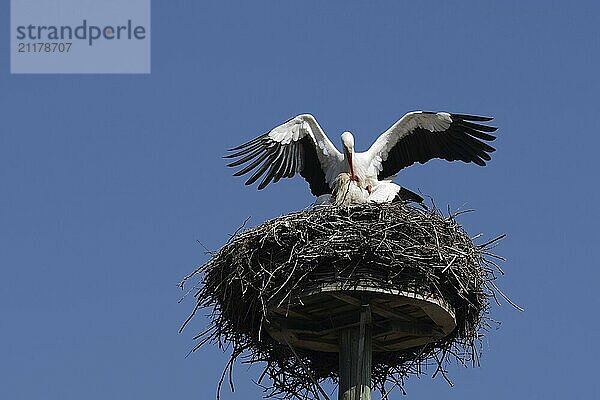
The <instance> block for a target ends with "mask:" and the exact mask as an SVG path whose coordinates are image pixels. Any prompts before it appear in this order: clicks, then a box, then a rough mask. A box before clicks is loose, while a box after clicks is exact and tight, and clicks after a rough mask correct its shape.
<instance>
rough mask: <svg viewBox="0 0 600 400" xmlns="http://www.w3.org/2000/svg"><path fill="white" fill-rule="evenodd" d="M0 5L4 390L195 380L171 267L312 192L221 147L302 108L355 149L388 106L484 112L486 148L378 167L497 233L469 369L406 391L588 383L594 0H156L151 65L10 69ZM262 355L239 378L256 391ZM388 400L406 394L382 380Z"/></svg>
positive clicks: (195, 363) (210, 366) (113, 394)
mask: <svg viewBox="0 0 600 400" xmlns="http://www.w3.org/2000/svg"><path fill="white" fill-rule="evenodd" d="M8 3H9V2H8V1H2V2H1V3H0V18H1V25H0V36H1V38H0V39H1V40H0V115H1V116H0V273H1V278H0V338H1V340H0V398H2V399H84V398H85V399H137V398H139V399H141V398H143V399H184V398H185V399H191V398H195V399H210V398H213V395H214V393H215V388H216V383H217V380H218V378H219V375H220V373H221V369H222V367H223V366H224V364H225V362H226V358H227V355H224V354H223V353H222V352H221V351H220V350H218V349H217V348H216V347H206V348H204V349H203V350H201V351H199V352H197V353H195V354H193V355H192V356H190V357H188V358H187V359H186V358H185V355H186V353H187V351H188V350H189V349H190V348H191V346H192V345H193V343H192V340H191V337H192V336H193V333H194V332H195V331H197V330H200V329H201V328H202V327H203V326H204V322H202V321H201V320H197V321H196V322H195V323H194V324H192V326H191V329H189V330H187V331H186V332H185V333H184V334H182V335H178V334H177V330H178V328H179V326H180V324H181V323H182V321H183V320H184V319H185V317H186V316H187V314H188V312H189V311H190V310H191V308H192V307H193V304H192V302H191V301H188V302H185V303H183V304H178V303H177V301H178V299H179V297H180V295H181V292H180V291H179V289H178V288H177V286H176V284H177V283H178V282H179V280H180V279H181V278H182V277H183V276H184V275H185V274H187V273H188V272H190V271H191V270H193V269H194V268H195V267H196V266H197V265H199V264H201V263H202V262H203V261H205V260H206V257H205V255H204V254H203V249H202V248H201V247H200V246H199V245H198V244H197V243H196V240H199V241H201V242H203V243H204V244H205V245H206V246H208V247H210V248H212V249H216V248H218V247H219V246H220V245H222V244H223V242H224V241H225V240H226V239H227V238H228V235H229V234H230V233H232V232H233V231H234V230H235V229H236V228H237V227H238V226H239V225H240V224H241V223H242V221H243V220H244V219H246V217H248V216H252V219H251V223H252V224H258V223H260V222H262V221H264V220H265V219H268V218H271V217H276V216H278V215H280V214H282V213H287V212H290V211H294V210H298V209H301V208H303V207H305V206H307V205H308V204H310V203H311V201H312V198H311V196H310V193H309V191H308V186H307V184H306V183H305V182H304V181H303V180H301V179H300V178H294V179H292V180H288V181H285V182H282V183H279V184H277V185H274V186H271V187H269V188H268V189H267V190H265V191H262V192H258V191H256V190H255V189H254V188H252V189H249V188H246V187H244V186H243V184H242V180H240V179H239V178H233V177H231V176H230V174H231V171H230V170H228V169H227V168H225V166H224V162H223V160H222V159H220V156H221V155H222V154H223V153H224V150H225V149H226V148H227V147H230V146H232V145H236V144H239V143H240V142H241V141H243V140H245V139H249V138H251V137H254V136H256V135H258V134H260V133H263V132H264V131H266V130H268V129H270V128H271V127H273V126H274V125H276V124H278V123H280V122H283V121H285V120H286V119H288V118H290V117H292V116H294V115H296V114H299V113H304V112H310V113H313V114H314V115H315V116H316V117H317V118H318V120H319V122H320V123H321V125H322V126H323V127H324V129H325V130H326V132H327V133H328V134H329V135H330V137H331V138H332V140H334V142H335V143H336V144H338V143H339V134H340V133H341V132H342V131H343V130H351V131H353V132H354V133H355V136H356V146H357V149H358V150H364V149H366V148H367V147H368V146H369V145H370V144H371V142H372V141H373V140H374V139H375V137H376V136H377V135H379V133H381V132H382V131H383V130H385V129H386V128H387V127H388V126H389V125H391V124H392V123H393V122H394V121H395V120H396V119H398V118H399V117H401V116H402V115H403V114H404V113H405V112H407V111H411V110H415V109H427V110H447V111H453V112H462V113H474V114H482V115H493V116H495V117H496V119H495V123H496V124H497V125H498V126H499V127H500V129H499V131H498V134H499V139H498V140H497V141H496V142H495V146H496V147H497V149H498V151H497V152H496V153H495V154H494V158H493V160H492V162H491V163H490V164H489V165H488V166H487V167H485V168H479V167H476V166H474V165H464V164H460V163H453V164H449V163H447V162H442V161H434V162H430V163H428V164H426V165H416V166H413V167H411V168H410V169H408V170H406V171H404V173H402V174H401V175H400V177H399V178H398V179H397V181H398V182H399V183H401V184H403V185H405V186H407V187H409V188H412V189H420V190H421V191H423V192H424V193H427V194H430V195H431V196H433V197H434V198H435V200H436V203H437V205H438V206H440V207H446V206H447V205H449V206H450V207H451V208H453V209H457V208H474V209H476V210H477V212H476V213H472V214H468V215H465V216H463V217H462V218H461V221H462V223H463V224H464V226H465V227H466V229H467V230H468V231H469V232H470V233H472V234H477V233H479V232H483V233H485V235H486V237H493V236H494V235H497V234H501V233H507V234H508V237H507V239H506V240H504V241H503V242H502V244H501V246H500V247H499V248H498V249H497V250H498V252H499V253H500V254H502V255H504V256H506V257H507V258H508V259H509V261H508V262H507V263H506V264H505V265H504V267H505V271H506V273H507V274H506V276H505V277H503V278H502V279H501V280H500V282H499V283H500V284H501V287H502V288H503V289H505V291H506V292H508V293H509V294H510V295H511V297H512V298H513V299H514V300H515V301H516V302H518V303H519V304H520V305H522V306H523V307H524V308H525V309H526V312H525V313H519V312H517V311H516V310H514V309H513V308H511V307H510V306H509V305H508V304H503V305H502V306H501V307H494V309H493V317H494V318H496V319H498V320H500V321H502V325H501V327H500V329H499V330H497V331H493V332H491V333H490V334H489V335H488V339H487V340H486V342H485V348H484V356H483V359H482V366H481V368H476V369H465V368H463V367H460V366H452V367H450V369H449V372H450V376H451V377H452V378H453V381H454V383H455V387H454V388H450V387H449V386H448V385H447V384H446V383H445V382H444V380H443V379H439V378H436V379H435V380H432V379H430V378H429V377H423V378H420V379H409V380H408V381H407V385H406V389H407V391H408V397H407V398H409V399H425V398H434V397H436V396H438V397H439V398H445V399H476V398H477V399H479V398H482V397H484V398H488V399H504V398H507V397H510V398H513V399H565V398H581V399H583V398H585V399H592V398H600V384H599V379H598V378H597V370H598V365H597V363H598V358H599V357H600V352H599V351H598V347H597V346H598V339H599V337H600V325H599V323H598V305H599V304H598V296H597V294H596V292H597V284H598V281H599V280H600V273H599V269H598V268H599V267H600V265H599V262H598V257H597V251H598V239H599V235H598V226H599V223H600V220H599V218H598V217H599V212H598V201H599V200H600V191H599V189H598V176H597V175H598V164H597V155H598V147H599V146H600V139H599V138H598V135H599V134H600V118H599V117H598V111H599V107H600V104H599V100H598V93H599V92H600V80H599V79H598V71H599V70H600V40H599V30H600V17H599V15H600V6H598V3H597V2H591V1H590V2H576V3H575V2H572V3H567V2H564V1H561V2H558V1H543V2H542V1H536V2H521V1H518V2H517V1H514V2H513V1H503V2H481V1H469V2H460V4H457V3H458V2H406V1H385V2H383V1H382V2H366V1H364V2H362V1H361V2H358V1H350V2H333V1H331V2H316V1H308V2H301V3H300V2H280V1H268V2H266V1H254V2H247V1H246V2H216V1H214V2H199V1H170V2H167V1H154V2H153V3H154V4H153V10H152V74H151V75H147V76H142V75H132V76H126V75H117V76H110V75H93V76H83V75H79V76H77V75H63V76H59V75H39V76H18V75H10V74H9V48H8V45H9V8H8ZM257 371H258V370H257V369H252V370H250V371H248V370H247V368H246V367H245V366H239V367H238V368H237V372H236V382H237V387H236V392H235V393H230V392H229V390H228V389H225V390H224V391H223V398H224V399H252V398H259V396H260V392H261V391H260V389H259V388H258V387H257V386H255V385H254V384H253V383H252V382H251V378H252V377H254V378H256V377H257V373H258V372H257ZM394 396H395V397H394V398H396V399H398V398H401V397H402V396H401V395H400V394H399V392H397V393H396V394H395V395H394Z"/></svg>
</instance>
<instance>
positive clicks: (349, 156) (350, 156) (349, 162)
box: [346, 151, 358, 182]
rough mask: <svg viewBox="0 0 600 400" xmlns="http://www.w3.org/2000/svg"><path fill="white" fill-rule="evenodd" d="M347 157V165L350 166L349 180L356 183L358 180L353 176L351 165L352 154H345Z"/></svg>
mask: <svg viewBox="0 0 600 400" xmlns="http://www.w3.org/2000/svg"><path fill="white" fill-rule="evenodd" d="M346 154H347V155H348V165H349V166H350V180H351V181H356V182H358V178H357V177H356V175H354V166H353V165H352V153H350V152H349V151H347V152H346Z"/></svg>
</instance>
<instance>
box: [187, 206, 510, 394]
mask: <svg viewBox="0 0 600 400" xmlns="http://www.w3.org/2000/svg"><path fill="white" fill-rule="evenodd" d="M455 216H456V215H449V216H443V215H442V214H441V213H440V212H438V211H436V210H432V211H422V210H419V209H416V208H414V207H411V206H407V205H402V204H398V203H396V204H385V205H361V206H354V207H350V208H347V207H335V206H327V207H321V208H315V209H311V210H308V211H302V212H297V213H293V214H289V215H285V216H281V217H279V218H275V219H272V220H270V221H267V222H265V223H263V224H262V225H260V226H257V227H255V228H252V229H247V230H244V229H240V231H238V232H237V233H236V234H235V235H233V236H232V238H231V239H230V240H229V242H228V243H227V244H226V245H225V246H223V247H222V248H221V249H220V250H219V251H217V252H215V253H210V254H211V258H210V260H209V261H208V262H207V263H205V264H204V265H203V266H201V267H200V268H198V269H197V270H196V271H195V272H194V273H192V274H191V275H189V276H188V277H186V278H185V279H184V281H183V282H182V284H181V286H182V288H183V285H184V284H185V283H186V281H188V280H189V279H191V278H192V277H194V276H197V275H198V274H200V275H199V276H200V277H201V279H200V282H198V284H197V285H196V286H195V290H192V292H194V293H195V298H196V306H195V308H194V311H193V313H192V314H191V315H190V317H189V318H188V320H187V321H186V322H185V323H184V325H183V327H182V329H183V328H184V327H185V326H186V325H187V323H188V322H189V321H190V320H191V319H192V318H193V316H194V315H196V313H197V312H198V311H199V310H201V309H203V308H207V309H209V310H210V311H211V312H210V317H211V319H212V320H211V324H210V326H209V328H208V329H207V330H206V331H204V332H202V333H200V334H198V335H197V336H196V338H195V339H197V340H198V343H197V345H196V347H195V348H194V350H196V349H198V348H199V347H200V346H202V345H203V344H204V343H206V342H210V341H213V342H217V343H218V344H219V345H220V346H221V347H222V348H225V347H227V346H228V345H229V346H230V348H231V349H232V354H231V358H230V361H229V363H228V364H227V366H226V367H225V369H224V371H223V377H224V376H225V375H226V372H227V371H229V379H230V384H231V369H232V367H233V365H234V362H235V360H236V359H237V358H238V357H239V356H242V358H243V359H244V360H245V362H248V363H258V362H263V363H265V364H264V365H265V369H264V372H263V374H262V375H261V376H260V378H259V380H258V382H259V384H260V383H261V381H262V380H263V378H264V377H265V376H267V377H268V378H270V380H271V383H270V384H266V383H264V384H262V385H263V387H264V388H265V395H266V396H276V397H283V398H292V397H297V398H309V397H311V396H312V395H313V394H314V393H315V390H316V389H315V384H316V383H317V382H321V381H323V380H326V379H331V380H332V381H333V382H337V379H338V355H337V353H323V352H316V351H309V350H300V349H298V350H297V351H296V352H294V351H293V350H292V349H290V348H289V347H288V346H286V345H285V344H280V343H278V342H276V341H275V340H273V339H272V338H271V337H270V336H269V335H268V334H266V333H265V329H264V325H265V321H266V318H267V309H268V305H269V304H273V302H276V303H277V304H286V303H291V302H294V301H295V300H296V296H297V294H298V293H299V292H301V291H303V290H306V289H307V288H310V287H312V286H313V285H314V284H315V282H320V283H322V282H326V281H328V280H337V281H339V280H340V279H343V280H345V281H347V282H354V281H355V282H358V281H364V280H365V279H368V280H369V282H371V283H375V284H377V285H380V286H381V287H383V288H389V289H397V290H402V291H407V290H408V291H412V292H416V293H427V294H435V295H437V296H440V297H443V298H444V299H445V300H446V301H447V302H448V303H449V304H450V305H451V306H452V307H453V308H454V310H455V313H456V322H457V326H456V328H455V329H454V330H453V331H452V332H451V333H450V334H449V335H447V336H446V337H444V338H442V339H440V340H437V341H435V342H433V343H428V344H427V345H425V346H420V347H417V348H411V349H407V350H402V351H396V352H391V353H390V352H387V353H386V352H383V353H374V354H373V369H372V381H373V387H374V388H376V389H378V390H379V391H380V392H381V393H382V396H385V394H386V393H387V390H389V389H390V388H391V387H400V388H402V386H403V382H404V378H405V377H407V376H409V375H411V374H419V373H421V372H422V371H423V370H424V367H425V366H427V365H430V364H431V365H433V367H434V375H435V374H438V372H439V373H440V375H442V376H444V377H446V371H445V368H446V364H447V363H448V362H450V361H452V360H457V361H458V362H460V363H461V364H463V365H467V364H473V365H477V364H478V363H479V351H480V346H481V338H482V335H483V333H484V332H485V331H486V330H487V329H488V328H489V323H490V321H491V320H490V319H489V317H488V312H489V306H490V299H491V298H495V296H496V294H497V293H499V294H502V292H500V291H499V290H498V288H497V286H496V285H495V284H494V282H493V281H494V280H495V273H496V272H497V271H500V272H501V270H500V269H499V267H498V266H497V264H496V263H495V262H494V261H495V260H497V259H500V257H498V256H495V255H493V254H491V253H490V252H489V249H490V248H491V247H492V246H493V245H494V244H495V242H496V241H497V239H499V238H496V239H494V240H491V241H488V242H487V243H482V244H479V245H476V244H474V243H473V240H472V239H471V238H470V237H469V235H467V234H466V233H465V231H464V230H463V229H462V228H461V226H460V225H459V224H458V223H457V222H456V220H455ZM446 379H447V377H446ZM222 383H223V378H222V379H221V382H220V383H219V388H220V387H221V384H222ZM390 384H391V386H390ZM386 385H387V386H386ZM217 393H218V392H217Z"/></svg>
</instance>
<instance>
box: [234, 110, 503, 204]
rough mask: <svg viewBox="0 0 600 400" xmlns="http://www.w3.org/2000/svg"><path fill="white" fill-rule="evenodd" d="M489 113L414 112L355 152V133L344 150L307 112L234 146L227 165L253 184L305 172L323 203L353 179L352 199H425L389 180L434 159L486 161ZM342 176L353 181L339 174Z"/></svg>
mask: <svg viewBox="0 0 600 400" xmlns="http://www.w3.org/2000/svg"><path fill="white" fill-rule="evenodd" d="M491 120H492V118H490V117H480V116H475V115H465V114H450V113H447V112H426V111H414V112H409V113H407V114H406V115H404V116H403V117H402V118H400V119H399V120H398V121H397V122H396V123H395V124H394V125H392V126H391V127H390V128H389V129H388V130H386V131H385V132H384V133H382V134H381V135H380V136H379V138H377V140H376V141H375V143H373V145H372V146H371V148H370V149H369V150H367V151H365V152H362V153H356V152H355V151H354V136H353V135H352V133H350V132H343V133H342V136H341V140H342V149H343V152H340V151H338V149H337V148H336V147H335V146H334V145H333V143H332V142H331V140H329V138H328V137H327V136H326V135H325V132H323V129H322V128H321V126H320V125H319V124H318V123H317V120H316V119H315V117H313V116H312V115H310V114H301V115H298V116H297V117H294V118H292V119H290V120H289V121H287V122H285V123H283V124H281V125H279V126H277V127H275V128H273V129H272V130H271V131H269V132H267V133H265V134H263V135H261V136H259V137H257V138H255V139H253V140H251V141H249V142H247V143H244V144H242V145H240V146H237V147H234V148H233V149H230V150H229V151H230V153H229V154H228V155H226V156H225V158H230V159H234V161H232V162H231V163H229V164H228V166H229V167H241V169H239V170H238V171H237V172H236V173H234V176H240V175H244V174H247V173H252V175H251V176H250V178H248V180H247V181H246V185H251V184H253V183H254V182H256V181H258V180H259V179H261V178H262V180H261V181H260V183H259V185H258V189H264V188H265V187H266V186H267V185H268V184H269V183H271V182H278V181H279V180H280V179H282V178H291V177H293V176H294V175H295V174H296V173H299V174H300V175H301V176H302V177H303V178H304V179H305V180H306V181H307V182H308V184H309V186H310V190H311V192H312V194H313V195H315V196H317V197H318V198H319V201H318V202H329V201H331V200H330V196H331V193H332V191H334V190H339V188H336V184H337V183H338V182H341V181H344V182H349V183H350V184H353V185H355V186H356V188H355V189H357V190H359V191H361V190H362V191H364V196H360V195H357V196H352V198H353V199H354V200H352V202H353V203H361V202H369V201H373V202H389V201H393V200H394V199H397V198H401V199H403V200H409V201H417V202H422V200H423V199H422V198H421V197H420V196H419V195H417V194H415V193H413V192H411V191H409V190H407V189H404V188H402V187H400V186H398V185H396V184H394V183H392V182H391V180H392V179H393V178H394V176H395V175H396V174H397V173H398V172H399V171H400V170H401V169H403V168H405V167H408V166H410V165H412V164H414V163H415V162H419V163H422V164H423V163H426V162H427V161H429V160H431V159H434V158H441V159H444V160H448V161H455V160H460V161H464V162H467V163H469V162H473V163H475V164H477V165H480V166H484V165H486V162H487V161H490V160H491V156H490V153H492V152H494V151H495V149H494V148H493V147H491V146H490V145H489V144H488V143H486V142H490V141H493V140H495V139H496V137H495V136H493V135H491V134H490V133H492V132H494V131H496V129H497V128H496V127H493V126H489V125H485V124H483V123H485V122H488V121H491ZM341 174H344V175H346V176H347V177H348V179H345V180H344V179H338V178H339V177H340V175H341Z"/></svg>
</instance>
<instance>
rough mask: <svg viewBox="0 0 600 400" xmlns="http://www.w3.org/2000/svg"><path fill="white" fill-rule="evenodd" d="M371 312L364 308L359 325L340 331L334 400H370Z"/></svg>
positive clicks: (367, 307) (366, 307)
mask: <svg viewBox="0 0 600 400" xmlns="http://www.w3.org/2000/svg"><path fill="white" fill-rule="evenodd" d="M372 351H373V347H372V341H371V312H370V309H369V306H368V305H366V306H365V305H364V306H363V307H362V310H361V312H360V325H359V326H356V327H352V328H348V329H345V330H343V331H341V332H340V353H339V354H340V356H339V357H340V361H339V369H340V371H339V372H340V382H339V389H338V400H371V359H372Z"/></svg>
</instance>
